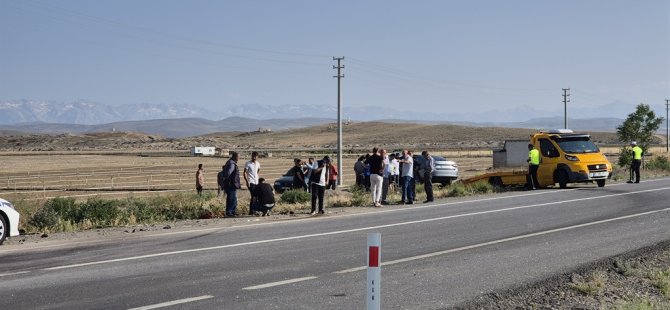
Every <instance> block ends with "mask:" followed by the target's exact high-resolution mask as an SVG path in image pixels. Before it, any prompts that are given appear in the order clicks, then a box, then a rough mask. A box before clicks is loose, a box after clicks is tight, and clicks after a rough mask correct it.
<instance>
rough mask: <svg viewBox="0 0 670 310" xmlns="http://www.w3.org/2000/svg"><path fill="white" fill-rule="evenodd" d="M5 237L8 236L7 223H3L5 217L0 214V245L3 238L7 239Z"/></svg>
mask: <svg viewBox="0 0 670 310" xmlns="http://www.w3.org/2000/svg"><path fill="white" fill-rule="evenodd" d="M7 235H9V229H8V227H7V222H6V221H5V217H4V216H2V214H0V244H2V243H3V242H5V238H7Z"/></svg>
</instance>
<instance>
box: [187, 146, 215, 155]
mask: <svg viewBox="0 0 670 310" xmlns="http://www.w3.org/2000/svg"><path fill="white" fill-rule="evenodd" d="M215 154H216V148H215V147H213V146H194V147H192V148H191V155H192V156H214V155H215Z"/></svg>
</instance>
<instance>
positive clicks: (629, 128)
mask: <svg viewBox="0 0 670 310" xmlns="http://www.w3.org/2000/svg"><path fill="white" fill-rule="evenodd" d="M662 122H663V118H662V117H656V113H654V111H652V110H651V107H649V105H647V104H644V103H640V104H639V105H638V106H637V108H636V109H635V112H633V113H631V114H628V118H626V120H625V121H623V124H621V125H619V126H617V128H616V133H617V135H618V136H619V140H621V141H623V142H630V141H637V143H638V145H639V146H640V147H641V148H642V150H643V151H644V152H645V153H646V152H647V148H648V147H649V144H651V141H652V139H653V138H654V133H655V132H656V130H658V128H659V127H660V126H661V123H662ZM627 151H628V148H627V147H625V146H624V147H623V149H622V150H621V152H622V153H624V152H627Z"/></svg>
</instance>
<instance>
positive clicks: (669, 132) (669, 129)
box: [665, 99, 670, 153]
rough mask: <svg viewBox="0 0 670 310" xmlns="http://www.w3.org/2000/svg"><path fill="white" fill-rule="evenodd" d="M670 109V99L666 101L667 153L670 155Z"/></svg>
mask: <svg viewBox="0 0 670 310" xmlns="http://www.w3.org/2000/svg"><path fill="white" fill-rule="evenodd" d="M669 109H670V99H665V152H666V153H670V120H668V110H669Z"/></svg>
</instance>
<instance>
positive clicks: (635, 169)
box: [631, 159, 642, 183]
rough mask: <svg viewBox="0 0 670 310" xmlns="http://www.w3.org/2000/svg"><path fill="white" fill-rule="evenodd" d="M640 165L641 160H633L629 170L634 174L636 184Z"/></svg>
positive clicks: (638, 179) (638, 178)
mask: <svg viewBox="0 0 670 310" xmlns="http://www.w3.org/2000/svg"><path fill="white" fill-rule="evenodd" d="M641 165H642V160H639V159H633V163H632V165H631V169H633V173H634V174H635V182H636V183H640V166H641ZM631 181H632V180H631Z"/></svg>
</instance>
